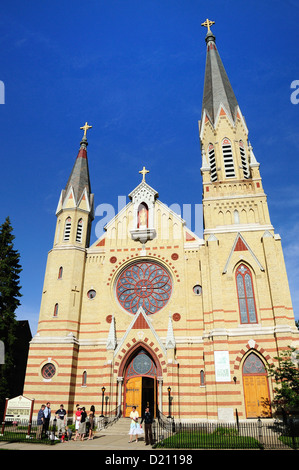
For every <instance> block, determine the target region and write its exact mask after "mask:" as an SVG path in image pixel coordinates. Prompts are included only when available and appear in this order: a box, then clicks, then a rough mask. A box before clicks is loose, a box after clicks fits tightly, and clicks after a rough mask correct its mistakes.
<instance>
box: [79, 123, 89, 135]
mask: <svg viewBox="0 0 299 470" xmlns="http://www.w3.org/2000/svg"><path fill="white" fill-rule="evenodd" d="M91 128H92V126H89V125H88V124H87V122H86V123H85V125H84V126H82V127H80V129H83V130H84V136H83V137H86V132H87V131H88V129H91Z"/></svg>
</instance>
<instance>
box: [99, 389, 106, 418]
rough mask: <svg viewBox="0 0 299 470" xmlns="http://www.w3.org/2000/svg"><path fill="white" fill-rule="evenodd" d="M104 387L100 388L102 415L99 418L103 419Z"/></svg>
mask: <svg viewBox="0 0 299 470" xmlns="http://www.w3.org/2000/svg"><path fill="white" fill-rule="evenodd" d="M105 390H106V389H105V387H102V414H101V416H100V418H104V415H103V411H104V393H105Z"/></svg>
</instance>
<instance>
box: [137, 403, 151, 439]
mask: <svg viewBox="0 0 299 470" xmlns="http://www.w3.org/2000/svg"><path fill="white" fill-rule="evenodd" d="M143 421H144V434H145V445H146V446H148V445H149V444H150V445H152V444H153V433H152V424H153V417H152V414H151V412H150V410H149V407H148V406H147V407H146V408H145V412H144V414H143V416H142V420H141V423H140V425H142V423H143Z"/></svg>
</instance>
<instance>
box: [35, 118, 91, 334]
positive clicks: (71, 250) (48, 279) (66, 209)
mask: <svg viewBox="0 0 299 470" xmlns="http://www.w3.org/2000/svg"><path fill="white" fill-rule="evenodd" d="M89 128H91V126H88V125H87V123H86V124H85V126H83V127H81V129H83V130H84V135H83V138H82V140H81V143H80V149H79V152H78V155H77V158H76V161H75V164H74V166H73V169H72V172H71V174H70V177H69V179H68V182H67V184H66V187H65V189H63V190H62V191H61V195H60V199H59V203H58V207H57V210H56V216H57V223H56V231H55V237H54V245H53V248H52V250H51V251H50V252H49V255H48V261H47V267H46V274H45V281H44V288H43V296H42V302H41V310H40V318H39V327H38V333H39V334H41V335H43V334H46V335H54V334H55V335H59V336H61V335H62V336H65V335H67V334H72V335H74V337H77V335H78V328H79V320H80V308H81V307H80V306H81V295H82V286H83V278H84V271H85V257H86V248H87V247H88V246H89V240H90V231H91V223H92V220H93V219H94V196H93V194H92V193H91V187H90V179H89V170H88V160H87V145H88V143H87V138H86V131H87V130H88V129H89ZM57 322H59V328H58V327H57V324H56V323H57Z"/></svg>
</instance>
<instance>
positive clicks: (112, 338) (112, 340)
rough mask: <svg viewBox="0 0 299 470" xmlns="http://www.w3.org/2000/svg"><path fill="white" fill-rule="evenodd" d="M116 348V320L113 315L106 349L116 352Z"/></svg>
mask: <svg viewBox="0 0 299 470" xmlns="http://www.w3.org/2000/svg"><path fill="white" fill-rule="evenodd" d="M115 348H116V333H115V320H114V315H112V320H111V323H110V328H109V333H108V339H107V345H106V349H107V350H112V351H114V349H115Z"/></svg>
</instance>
